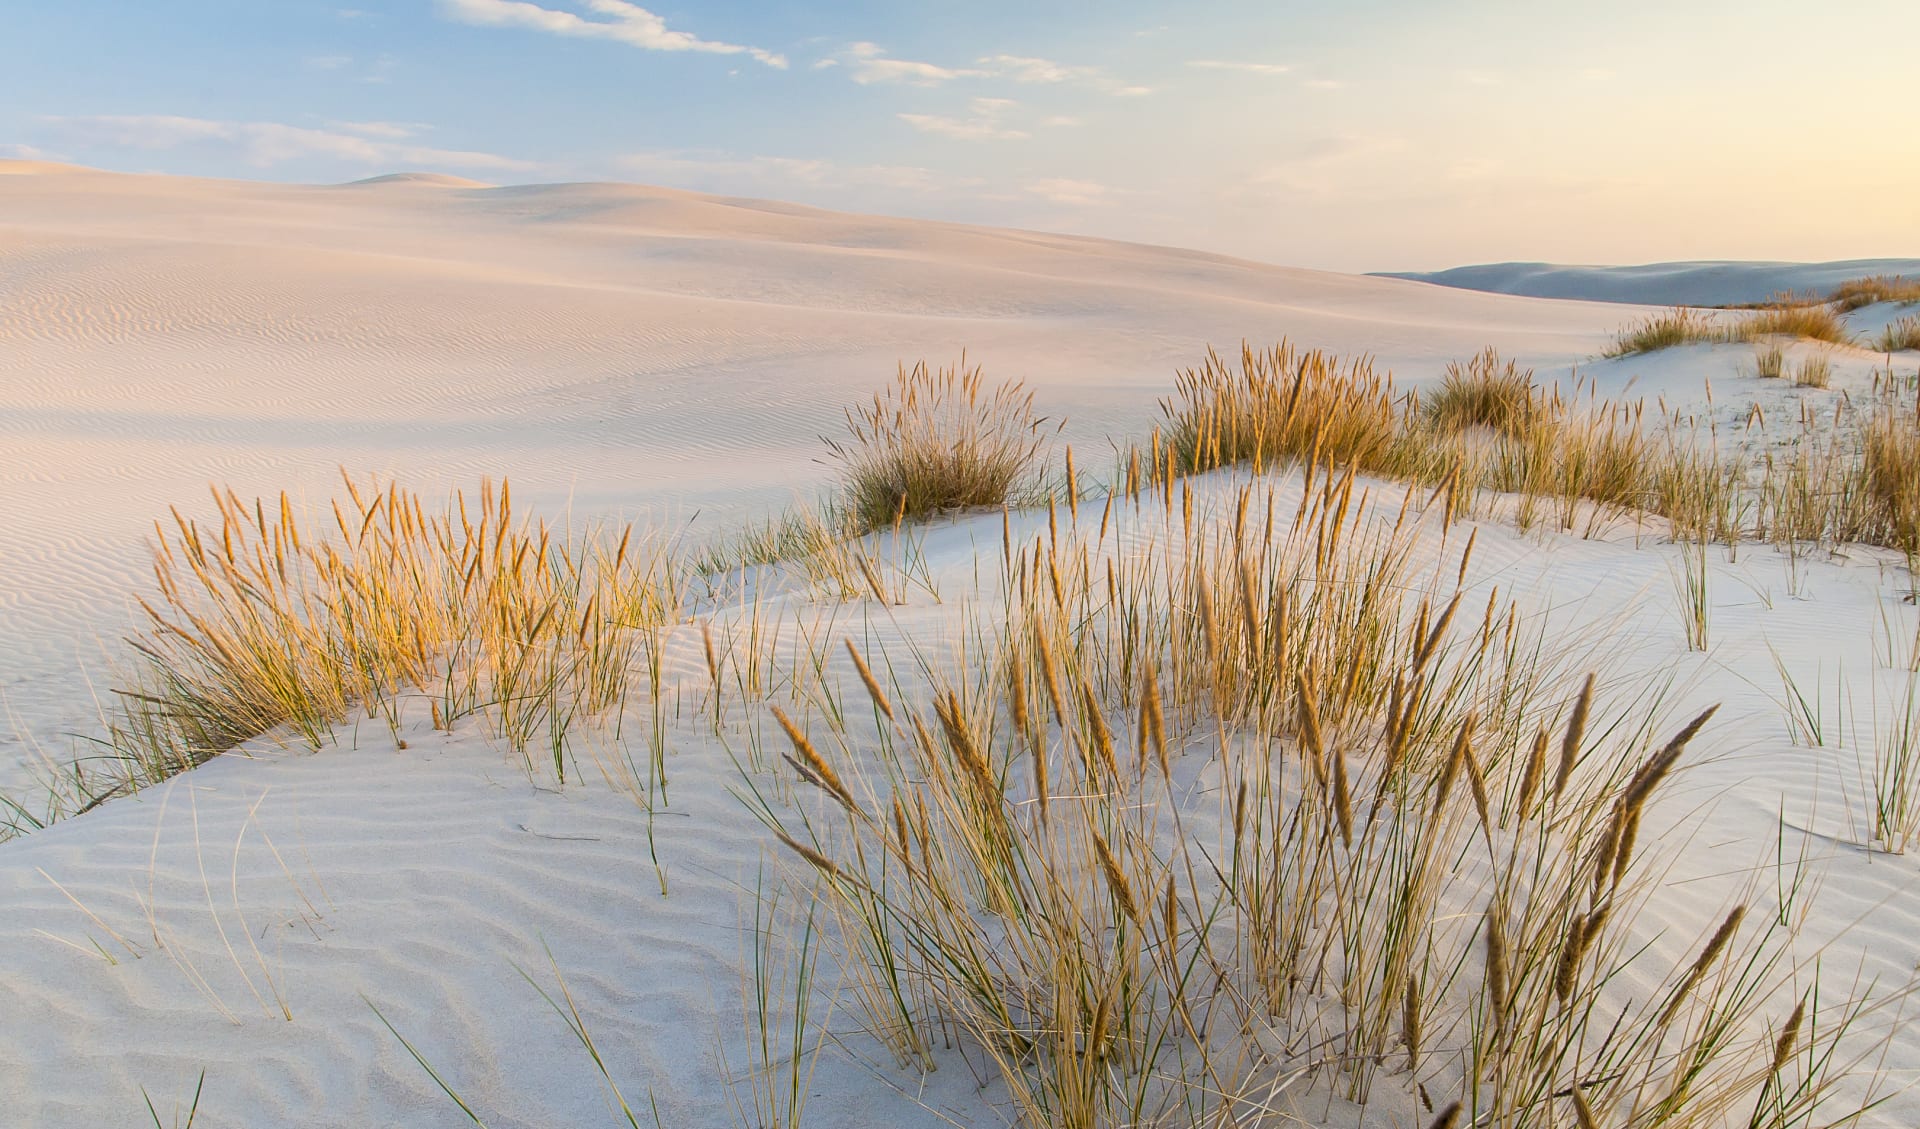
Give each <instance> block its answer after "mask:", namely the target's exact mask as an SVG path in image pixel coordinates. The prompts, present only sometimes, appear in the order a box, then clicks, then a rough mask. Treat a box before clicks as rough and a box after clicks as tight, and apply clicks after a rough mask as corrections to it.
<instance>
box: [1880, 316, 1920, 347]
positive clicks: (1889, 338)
mask: <svg viewBox="0 0 1920 1129" xmlns="http://www.w3.org/2000/svg"><path fill="white" fill-rule="evenodd" d="M1873 347H1874V348H1875V349H1878V350H1880V351H1881V352H1882V353H1901V352H1905V351H1906V350H1908V349H1920V316H1914V317H1904V318H1901V319H1899V320H1898V321H1891V322H1888V323H1887V325H1886V328H1884V329H1882V330H1881V331H1880V336H1879V337H1877V338H1875V339H1874V342H1873Z"/></svg>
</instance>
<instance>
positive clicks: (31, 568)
mask: <svg viewBox="0 0 1920 1129" xmlns="http://www.w3.org/2000/svg"><path fill="white" fill-rule="evenodd" d="M0 171H7V172H10V173H12V174H13V175H9V176H7V178H6V179H5V180H4V181H0V217H4V218H3V219H0V377H3V378H4V379H3V386H4V389H5V393H4V396H5V408H6V411H5V413H4V415H0V429H4V431H5V432H6V439H7V443H8V451H9V456H10V457H9V458H8V459H7V460H6V461H5V463H4V465H0V497H5V498H6V499H7V504H6V509H7V513H6V516H7V520H6V521H4V522H0V594H3V595H0V636H4V637H5V638H6V639H8V640H9V645H8V647H7V648H6V649H5V652H4V653H0V690H3V691H4V696H5V701H6V704H7V706H8V708H10V709H11V710H13V711H14V712H15V713H17V714H18V715H19V716H20V717H21V719H22V722H23V725H22V727H21V728H22V729H24V730H25V731H26V732H29V733H32V734H35V735H36V739H37V740H38V741H40V742H41V743H43V744H46V745H49V746H51V750H52V751H55V752H59V751H61V749H62V747H63V746H64V744H65V742H64V740H63V739H62V738H61V737H59V736H58V735H59V734H63V733H66V732H69V731H75V730H85V729H86V728H87V727H88V724H89V722H90V720H91V717H92V713H93V709H94V707H93V705H92V702H91V700H90V698H89V697H88V696H87V695H85V694H84V693H83V694H77V695H76V694H74V693H71V692H69V691H68V690H67V689H65V688H66V687H69V686H71V685H73V684H74V682H75V678H76V673H77V667H76V656H78V657H83V658H85V659H87V660H88V661H89V665H90V666H92V667H94V668H96V669H97V668H98V667H99V665H100V663H99V661H98V660H99V659H100V657H101V653H102V644H101V642H100V640H106V641H108V644H107V645H108V646H110V644H111V640H113V639H114V638H116V637H117V636H118V634H119V633H120V631H121V628H122V624H123V623H124V621H125V614H124V608H125V606H126V605H125V600H126V597H127V594H128V593H129V592H130V591H131V590H132V589H133V588H134V587H135V586H136V585H137V584H138V582H139V578H140V577H142V576H143V575H144V574H145V565H144V557H145V547H144V542H143V537H144V531H145V530H147V529H148V528H149V523H151V522H152V521H153V520H154V519H155V518H156V517H159V516H162V515H164V514H165V513H166V512H167V507H168V506H171V505H176V504H180V505H187V506H189V507H191V506H193V505H194V504H196V503H197V502H198V500H200V499H202V498H204V497H205V491H206V488H207V485H208V483H209V482H214V481H217V482H220V483H222V484H226V485H230V486H232V487H233V488H234V489H236V490H238V491H239V492H240V493H242V494H243V495H248V496H251V495H253V494H258V493H266V494H273V493H276V492H278V491H279V490H282V489H286V490H290V491H292V492H293V493H294V494H295V495H296V496H308V497H311V498H312V499H313V500H315V501H318V500H320V499H322V498H324V497H325V496H326V495H327V493H328V492H329V491H330V490H331V489H332V487H333V484H334V482H335V481H336V478H337V471H338V468H340V467H342V466H344V467H346V468H348V469H349V470H351V471H353V472H355V473H380V474H395V475H400V476H402V477H404V478H405V479H406V480H407V481H409V482H411V483H414V484H416V485H418V486H420V487H422V488H426V489H429V490H430V491H437V490H439V489H441V488H443V487H445V486H450V485H453V484H458V483H468V484H471V483H473V482H475V481H477V480H478V479H479V478H480V477H481V476H482V475H491V476H493V477H495V478H499V477H502V476H508V477H511V479H512V480H513V481H514V483H515V485H516V487H517V488H518V489H520V490H521V491H522V493H523V496H524V497H526V498H527V499H528V500H529V501H532V502H536V503H539V504H541V505H543V506H545V507H547V508H549V509H561V508H565V507H567V506H572V507H574V508H575V510H576V511H577V512H580V513H582V514H583V515H584V514H611V513H622V514H626V515H630V516H638V515H647V514H651V515H654V516H657V517H659V518H660V519H662V520H693V521H695V532H699V531H703V530H712V529H716V528H719V527H722V526H724V524H725V523H726V522H728V521H730V520H735V519H738V518H739V517H741V516H742V515H745V514H748V513H752V512H757V511H765V510H769V509H774V508H780V507H784V506H785V505H787V504H788V503H790V502H791V501H792V500H793V499H794V498H795V497H796V495H797V496H800V497H804V498H810V497H811V496H812V494H813V493H814V492H815V491H816V490H817V489H818V487H819V485H820V484H822V483H823V482H824V481H825V479H826V473H827V471H826V468H825V467H824V466H822V465H821V464H820V462H819V461H818V457H819V454H820V445H819V442H818V437H819V436H820V435H822V434H826V433H830V432H834V431H836V430H837V428H838V427H839V425H840V411H841V407H842V406H843V405H845V404H847V403H849V402H852V401H856V400H859V399H860V398H862V397H863V396H865V395H866V394H867V393H868V392H869V391H870V390H871V389H874V388H876V387H878V386H880V385H881V384H882V383H884V382H885V381H886V380H887V379H889V378H890V377H891V375H892V372H893V370H894V366H895V365H896V364H897V363H899V362H901V361H906V362H909V363H911V362H912V361H914V360H916V359H919V358H922V357H927V358H930V359H933V360H942V359H946V360H951V359H953V358H955V357H957V356H958V354H959V352H960V351H961V350H962V349H966V350H968V351H969V355H970V356H971V357H972V358H973V359H974V360H975V361H978V362H980V363H982V364H984V365H985V366H986V368H987V370H988V372H989V374H990V375H993V376H996V377H1000V378H1005V379H1012V378H1016V377H1020V378H1025V379H1027V380H1029V381H1030V382H1031V383H1032V384H1033V385H1034V386H1035V387H1036V389H1037V390H1038V392H1039V396H1040V400H1041V402H1042V404H1043V405H1044V407H1045V408H1046V409H1047V410H1048V411H1049V412H1052V413H1055V414H1061V415H1065V416H1067V417H1068V418H1069V419H1070V421H1071V423H1070V428H1069V432H1068V437H1069V438H1070V439H1078V440H1080V441H1082V442H1083V443H1084V444H1086V445H1088V446H1090V447H1092V448H1093V449H1096V450H1105V449H1106V437H1107V436H1109V435H1117V434H1130V433H1137V432H1141V431H1143V430H1144V429H1145V428H1147V427H1148V426H1150V424H1151V420H1152V418H1153V415H1154V404H1155V402H1156V400H1157V398H1158V397H1160V396H1161V395H1163V394H1164V393H1165V391H1166V389H1167V386H1168V384H1169V381H1170V377H1171V375H1172V373H1173V371H1174V370H1175V369H1176V368H1177V367H1179V366H1184V365H1187V364H1191V363H1194V362H1195V361H1196V360H1197V359H1198V358H1199V357H1200V356H1201V355H1202V354H1203V352H1204V350H1205V348H1206V347H1207V346H1208V345H1210V344H1211V345H1215V346H1220V347H1223V348H1232V347H1235V346H1237V343H1238V342H1239V341H1240V340H1241V339H1243V338H1251V339H1253V340H1255V341H1256V342H1261V341H1268V340H1272V339H1277V338H1278V337H1280V336H1282V335H1291V336H1293V337H1294V338H1296V339H1298V340H1301V341H1306V342H1312V343H1314V344H1317V345H1326V346H1330V347H1336V348H1341V349H1348V350H1356V351H1358V350H1365V351H1370V352H1373V353H1375V354H1376V355H1378V356H1379V357H1381V358H1382V360H1383V361H1385V362H1386V363H1388V364H1390V365H1392V366H1394V367H1395V368H1396V369H1398V370H1399V371H1400V372H1401V374H1402V375H1403V376H1405V377H1407V378H1410V379H1421V378H1426V377H1431V376H1432V375H1434V374H1435V373H1437V371H1438V370H1439V368H1440V367H1441V366H1442V365H1443V364H1444V363H1445V361H1446V360H1448V359H1450V358H1454V357H1459V356H1463V355H1466V354H1468V353H1471V352H1473V351H1475V350H1478V349H1480V348H1482V347H1484V346H1485V345H1487V344H1489V343H1491V342H1495V341H1497V342H1499V343H1500V344H1501V345H1502V347H1503V348H1506V349H1508V350H1509V351H1511V352H1515V353H1518V354H1519V355H1521V356H1523V357H1525V358H1526V359H1527V360H1528V361H1529V363H1533V364H1537V365H1539V366H1541V367H1542V368H1543V369H1551V368H1556V367H1560V368H1564V367H1565V366H1567V365H1569V364H1571V363H1573V362H1575V361H1576V360H1578V359H1580V358H1583V357H1585V356H1587V355H1589V354H1591V353H1593V352H1595V351H1596V350H1597V349H1598V347H1599V343H1600V342H1601V341H1602V339H1603V334H1604V333H1605V332H1606V331H1607V330H1610V329H1611V328H1613V326H1614V323H1615V320H1616V319H1617V317H1618V316H1619V312H1618V311H1617V310H1613V309H1609V308H1604V307H1603V308H1597V309H1596V308H1590V307H1581V306H1567V305H1555V304H1543V303H1538V302H1528V301H1522V300H1516V299H1509V298H1496V297H1489V296H1484V295H1476V294H1469V293H1464V292H1456V291H1449V290H1441V289H1435V288H1431V287H1420V286H1415V285H1411V284H1408V283H1401V282H1393V281H1385V280H1378V279H1367V278H1357V277H1351V276H1343V275H1329V274H1323V273H1318V272H1313V271H1302V270H1290V269H1285V268H1279V267H1271V266H1266V265H1262V264H1258V263H1251V262H1244V261H1240V260H1234V259H1229V258H1225V257H1222V256H1218V255H1208V254H1201V253H1197V252H1190V251H1182V250H1177V249H1169V248H1157V247H1146V246H1138V245H1132V244H1120V243H1111V242H1104V241H1099V240H1089V239H1081V238H1074V237H1067V236H1054V235H1044V234H1037V233H1031V232H1017V231H997V230H990V229H982V228H971V227H962V226H957V225H951V224H937V223H927V222H920V221H909V220H894V219H885V218H879V217H870V216H855V215H845V214H840V213H834V212H827V211H822V210H819V209H814V208H804V207H795V206H790V205H784V204H778V203H773V202H768V201H754V200H735V199H723V198H718V197H709V196H700V195H697V194H694V193H688V192H679V191H674V190H669V189H658V188H647V187H641V186H635V185H622V184H558V185H534V186H523V187H508V188H483V187H476V186H473V185H470V184H468V183H467V182H464V181H459V180H458V179H457V178H447V177H441V176H437V175H434V176H429V177H428V178H427V179H425V180H422V179H420V175H421V174H401V176H402V178H403V179H401V180H399V181H394V180H390V179H386V178H376V181H377V182H378V183H368V182H360V183H358V184H354V185H343V186H332V187H305V186H297V185H271V184H258V183H243V182H223V181H204V180H190V179H184V178H172V177H155V176H128V175H118V174H111V173H102V172H97V171H92V170H87V169H78V168H72V167H68V166H61V165H50V164H42V163H29V162H15V161H0ZM416 190H417V191H416ZM696 513H697V514H698V517H697V519H696V518H695V517H694V515H695V514H696ZM21 756H22V748H21V741H20V738H19V736H18V735H17V734H7V733H4V731H0V765H8V764H12V763H16V762H17V761H18V760H19V758H20V757H21ZM13 779H17V776H16V775H14V774H13V773H12V772H11V771H10V770H5V769H0V784H4V783H5V782H7V781H9V780H13Z"/></svg>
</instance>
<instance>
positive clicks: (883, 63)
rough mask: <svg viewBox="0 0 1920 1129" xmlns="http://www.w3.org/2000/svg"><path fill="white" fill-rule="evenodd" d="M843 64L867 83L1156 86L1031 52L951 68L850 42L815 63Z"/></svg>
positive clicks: (1145, 90) (1135, 90)
mask: <svg viewBox="0 0 1920 1129" xmlns="http://www.w3.org/2000/svg"><path fill="white" fill-rule="evenodd" d="M836 63H844V64H845V65H846V67H847V72H848V76H849V77H850V78H852V79H853V81H855V82H857V83H860V84H861V85H863V86H868V85H873V84H876V83H901V84H905V85H908V86H939V85H941V84H942V83H947V82H952V81H953V80H954V79H957V78H1004V79H1008V80H1010V81H1012V82H1018V83H1025V84H1031V83H1047V84H1055V83H1074V84H1077V85H1081V86H1088V87H1092V88H1093V89H1095V90H1100V91H1104V92H1106V93H1108V94H1116V95H1126V96H1133V95H1140V94H1151V93H1152V92H1153V91H1152V88H1151V87H1146V86H1129V85H1127V84H1125V83H1122V82H1119V81H1117V80H1115V79H1114V78H1112V77H1110V76H1108V75H1107V74H1106V73H1105V72H1103V71H1102V70H1101V69H1100V68H1099V67H1082V66H1073V65H1070V64H1067V63H1057V62H1055V61H1053V60H1052V59H1041V58H1036V57H1034V56H1031V55H983V56H981V57H980V58H978V59H975V60H974V65H973V66H971V67H948V66H942V65H941V64H939V63H928V62H921V61H919V60H914V59H895V58H892V57H891V56H889V55H888V54H887V52H886V49H885V48H883V47H881V46H880V45H879V44H877V43H868V42H864V41H862V42H859V43H852V44H849V45H848V46H847V48H846V50H844V51H842V52H841V53H840V55H839V56H838V58H836V59H832V60H825V59H823V60H821V61H820V62H818V63H815V64H814V66H815V67H827V66H833V65H835V64H836Z"/></svg>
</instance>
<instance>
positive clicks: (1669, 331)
mask: <svg viewBox="0 0 1920 1129" xmlns="http://www.w3.org/2000/svg"><path fill="white" fill-rule="evenodd" d="M1720 332H1721V331H1720V329H1719V327H1717V326H1716V325H1715V324H1714V322H1713V319H1712V318H1710V317H1708V316H1707V315H1705V314H1703V313H1701V312H1700V311H1698V310H1695V309H1691V308H1689V307H1686V306H1676V307H1674V308H1673V309H1671V310H1664V311H1662V312H1660V313H1657V314H1652V315H1649V316H1648V317H1647V318H1646V320H1644V321H1639V322H1635V323H1634V324H1632V325H1630V326H1628V327H1627V328H1625V329H1623V330H1621V331H1620V332H1619V333H1618V334H1617V335H1616V336H1615V337H1614V339H1613V344H1612V345H1609V346H1608V347H1607V349H1606V351H1605V352H1603V353H1602V354H1600V355H1601V356H1603V357H1631V356H1636V355H1638V354H1641V353H1655V352H1658V351H1660V350H1661V349H1671V348H1673V347H1674V346H1676V345H1692V344H1695V343H1697V342H1703V341H1716V340H1719V339H1720V338H1719V334H1720Z"/></svg>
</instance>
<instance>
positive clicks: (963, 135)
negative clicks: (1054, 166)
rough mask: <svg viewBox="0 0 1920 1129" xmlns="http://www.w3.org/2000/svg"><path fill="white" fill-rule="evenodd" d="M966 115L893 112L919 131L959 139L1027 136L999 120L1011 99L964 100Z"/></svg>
mask: <svg viewBox="0 0 1920 1129" xmlns="http://www.w3.org/2000/svg"><path fill="white" fill-rule="evenodd" d="M967 108H968V109H970V110H972V111H973V116H972V117H970V118H949V117H942V116H940V115H938V114H896V115H894V116H896V117H898V118H899V119H900V120H901V121H903V122H906V123H907V124H908V125H910V126H912V127H913V128H915V129H917V130H919V131H920V132H922V133H937V134H939V135H940V136H942V137H952V138H957V139H958V140H961V141H1024V140H1025V139H1026V138H1027V137H1029V136H1031V135H1030V134H1028V133H1027V131H1026V130H1024V129H1015V128H1013V127H1011V126H1008V125H1006V124H1004V123H1003V122H1002V120H1001V119H1003V118H1004V117H1006V115H1007V112H1008V111H1009V110H1017V109H1019V108H1020V103H1018V102H1016V101H1014V100H1013V99H1011V98H975V99H973V100H972V101H970V102H968V103H967Z"/></svg>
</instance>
